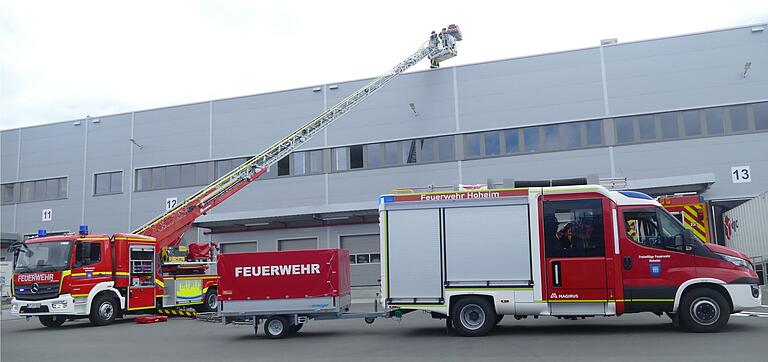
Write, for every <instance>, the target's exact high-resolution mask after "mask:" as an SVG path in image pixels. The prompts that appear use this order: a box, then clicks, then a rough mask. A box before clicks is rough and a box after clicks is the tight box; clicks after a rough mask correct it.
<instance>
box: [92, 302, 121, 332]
mask: <svg viewBox="0 0 768 362" xmlns="http://www.w3.org/2000/svg"><path fill="white" fill-rule="evenodd" d="M115 315H117V303H115V299H114V298H112V297H109V296H107V295H103V294H102V295H98V296H96V298H94V299H93V303H92V304H91V314H89V315H88V319H90V320H91V323H93V324H94V325H97V326H105V325H107V324H112V322H114V321H115Z"/></svg>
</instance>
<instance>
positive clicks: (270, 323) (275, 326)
mask: <svg viewBox="0 0 768 362" xmlns="http://www.w3.org/2000/svg"><path fill="white" fill-rule="evenodd" d="M289 332H290V326H289V325H288V320H287V319H285V317H282V316H273V317H269V319H267V321H266V323H264V334H266V335H267V337H269V338H272V339H279V338H283V337H285V336H287V335H288V333H289Z"/></svg>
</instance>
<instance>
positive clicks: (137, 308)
mask: <svg viewBox="0 0 768 362" xmlns="http://www.w3.org/2000/svg"><path fill="white" fill-rule="evenodd" d="M141 309H155V307H154V306H151V307H136V308H128V310H141Z"/></svg>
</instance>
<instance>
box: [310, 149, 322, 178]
mask: <svg viewBox="0 0 768 362" xmlns="http://www.w3.org/2000/svg"><path fill="white" fill-rule="evenodd" d="M323 171H324V170H323V150H317V151H310V152H309V172H310V173H323Z"/></svg>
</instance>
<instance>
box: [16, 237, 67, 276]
mask: <svg viewBox="0 0 768 362" xmlns="http://www.w3.org/2000/svg"><path fill="white" fill-rule="evenodd" d="M18 255H19V256H18V258H17V259H16V268H15V270H16V271H17V272H21V273H31V272H42V271H60V270H65V269H67V268H69V260H70V255H71V242H70V241H48V242H43V243H26V245H25V246H24V247H21V249H19V254H18Z"/></svg>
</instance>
